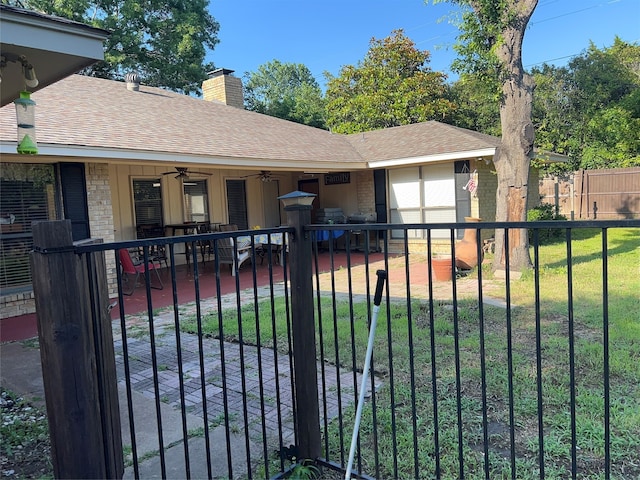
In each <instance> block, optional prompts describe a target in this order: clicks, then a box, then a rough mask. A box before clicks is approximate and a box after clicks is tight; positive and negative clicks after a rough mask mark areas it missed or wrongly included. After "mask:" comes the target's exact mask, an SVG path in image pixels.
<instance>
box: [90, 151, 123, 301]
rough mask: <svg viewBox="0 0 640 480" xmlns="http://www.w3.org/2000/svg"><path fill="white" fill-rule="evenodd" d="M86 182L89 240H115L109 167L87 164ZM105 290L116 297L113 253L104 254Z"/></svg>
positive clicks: (103, 164) (99, 164)
mask: <svg viewBox="0 0 640 480" xmlns="http://www.w3.org/2000/svg"><path fill="white" fill-rule="evenodd" d="M85 175H86V181H87V205H88V209H89V229H90V232H91V238H101V239H102V240H103V241H104V242H105V243H107V242H113V241H114V240H115V234H114V227H113V207H112V202H111V187H110V182H109V165H107V164H106V163H89V164H88V165H87V166H86V169H85ZM105 265H106V267H107V289H108V292H109V297H113V296H115V295H117V293H118V290H117V279H116V262H115V256H114V254H113V252H106V253H105Z"/></svg>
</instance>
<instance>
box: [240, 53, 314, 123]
mask: <svg viewBox="0 0 640 480" xmlns="http://www.w3.org/2000/svg"><path fill="white" fill-rule="evenodd" d="M244 77H245V81H244V92H245V104H246V107H247V110H252V111H254V112H259V113H264V114H266V115H271V116H273V117H278V118H283V119H285V120H291V121H293V122H298V123H303V124H305V125H310V126H313V127H318V128H326V127H325V121H324V99H323V96H322V90H321V89H320V86H319V85H318V82H317V81H316V79H315V78H314V77H313V75H312V74H311V72H310V71H309V69H308V68H307V67H306V66H305V65H303V64H301V63H298V64H294V63H282V62H280V61H278V60H273V61H271V62H267V63H265V64H264V65H260V67H258V70H257V71H256V72H248V73H246V74H245V75H244Z"/></svg>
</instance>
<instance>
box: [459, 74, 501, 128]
mask: <svg viewBox="0 0 640 480" xmlns="http://www.w3.org/2000/svg"><path fill="white" fill-rule="evenodd" d="M449 95H450V99H451V101H452V102H453V103H454V104H455V105H456V109H455V111H454V112H453V113H452V115H451V118H450V119H449V120H448V122H450V123H451V124H452V125H455V126H457V127H462V128H468V129H469V130H475V131H477V132H481V133H486V134H487V135H494V136H496V137H499V136H500V131H501V130H500V107H499V99H498V96H497V95H496V92H495V87H494V86H493V85H491V84H487V82H485V81H483V79H482V78H481V77H480V76H478V75H475V74H469V73H466V74H463V75H461V76H460V78H458V80H456V81H455V82H454V83H453V84H452V85H451V86H450V93H449Z"/></svg>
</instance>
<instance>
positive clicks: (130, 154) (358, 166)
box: [0, 141, 367, 171]
mask: <svg viewBox="0 0 640 480" xmlns="http://www.w3.org/2000/svg"><path fill="white" fill-rule="evenodd" d="M10 154H16V142H13V141H10V142H8V141H4V142H0V155H10ZM38 157H39V158H44V157H56V158H61V157H67V158H83V159H93V160H98V159H99V160H102V161H108V162H111V163H131V162H142V163H146V162H150V163H159V162H160V163H172V164H189V165H193V164H199V165H202V166H203V167H205V166H206V167H211V168H257V167H260V168H263V169H270V170H271V169H279V170H291V171H308V170H309V165H308V163H307V164H306V166H305V162H303V161H302V160H299V159H272V158H251V157H230V156H215V155H196V154H180V153H175V152H160V151H151V150H131V149H116V148H103V147H88V146H83V145H58V144H51V143H41V142H38ZM314 165H316V166H317V168H320V169H322V171H341V170H364V169H366V168H367V164H366V162H363V161H354V162H341V161H333V160H326V161H322V160H320V161H318V162H315V163H314Z"/></svg>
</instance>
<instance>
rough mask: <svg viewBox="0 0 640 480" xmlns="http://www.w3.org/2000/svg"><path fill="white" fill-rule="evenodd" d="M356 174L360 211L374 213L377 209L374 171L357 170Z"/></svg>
mask: <svg viewBox="0 0 640 480" xmlns="http://www.w3.org/2000/svg"><path fill="white" fill-rule="evenodd" d="M355 174H356V175H355V176H356V184H357V195H358V211H359V212H360V213H373V212H375V211H376V197H375V190H374V188H375V187H374V183H373V171H372V170H365V171H358V172H355Z"/></svg>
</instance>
